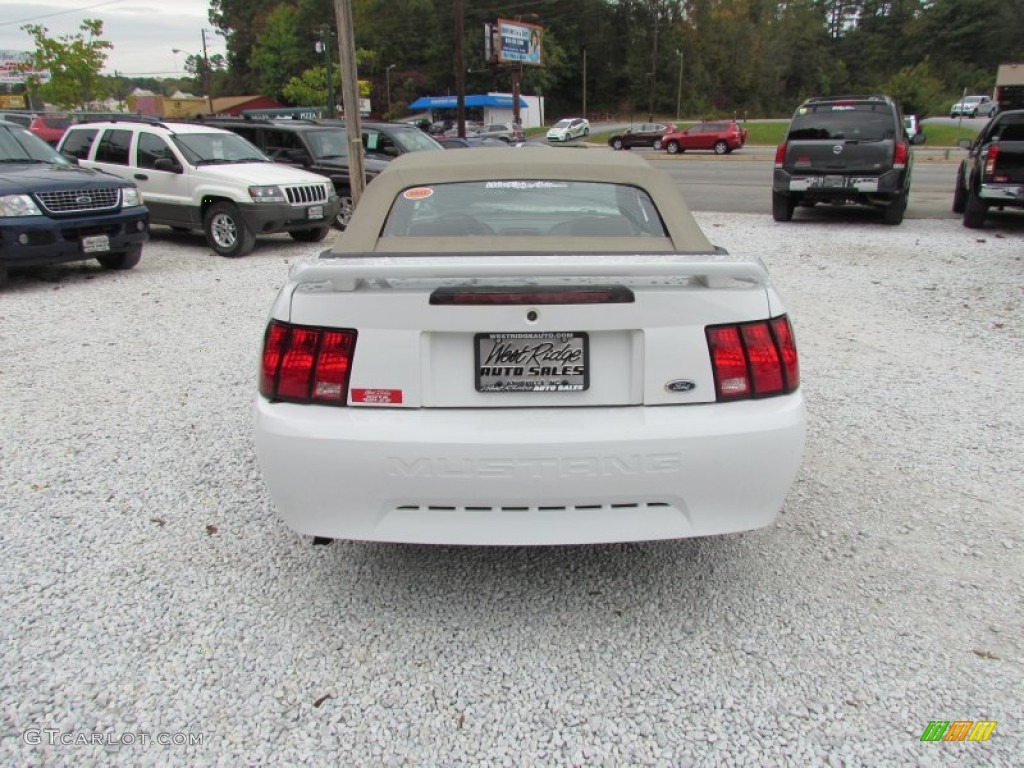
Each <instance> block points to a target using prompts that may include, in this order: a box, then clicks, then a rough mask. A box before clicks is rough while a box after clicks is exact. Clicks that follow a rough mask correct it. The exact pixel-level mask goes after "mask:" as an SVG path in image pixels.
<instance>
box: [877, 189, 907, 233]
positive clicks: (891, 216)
mask: <svg viewBox="0 0 1024 768" xmlns="http://www.w3.org/2000/svg"><path fill="white" fill-rule="evenodd" d="M906 212H907V195H906V193H905V192H904V193H900V194H898V195H896V196H894V197H893V199H892V202H890V203H889V204H888V205H887V206H885V208H883V209H882V221H884V222H885V223H886V224H888V225H890V226H893V227H895V226H896V225H897V224H902V223H903V214H905V213H906Z"/></svg>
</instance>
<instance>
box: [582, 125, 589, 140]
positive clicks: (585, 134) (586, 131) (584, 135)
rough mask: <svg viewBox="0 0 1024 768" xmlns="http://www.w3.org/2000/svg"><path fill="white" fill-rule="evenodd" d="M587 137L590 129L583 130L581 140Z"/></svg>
mask: <svg viewBox="0 0 1024 768" xmlns="http://www.w3.org/2000/svg"><path fill="white" fill-rule="evenodd" d="M589 135H590V129H589V128H584V129H583V138H584V139H585V138H587V136H589Z"/></svg>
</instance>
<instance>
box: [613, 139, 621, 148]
mask: <svg viewBox="0 0 1024 768" xmlns="http://www.w3.org/2000/svg"><path fill="white" fill-rule="evenodd" d="M612 149H622V139H612Z"/></svg>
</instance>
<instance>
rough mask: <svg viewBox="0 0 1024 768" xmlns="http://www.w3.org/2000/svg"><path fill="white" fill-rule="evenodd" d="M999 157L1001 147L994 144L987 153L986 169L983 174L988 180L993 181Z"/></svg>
mask: <svg viewBox="0 0 1024 768" xmlns="http://www.w3.org/2000/svg"><path fill="white" fill-rule="evenodd" d="M998 157H999V147H997V146H996V145H994V144H993V145H992V146H991V147H989V148H988V149H987V150H986V151H985V169H984V171H982V174H983V175H984V176H985V178H986V179H988V180H991V179H992V176H993V175H994V174H995V172H996V158H998Z"/></svg>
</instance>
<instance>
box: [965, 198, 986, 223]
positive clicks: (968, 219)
mask: <svg viewBox="0 0 1024 768" xmlns="http://www.w3.org/2000/svg"><path fill="white" fill-rule="evenodd" d="M987 212H988V204H987V203H986V202H985V201H984V200H982V199H981V198H980V197H978V195H977V193H976V192H975V191H974V190H973V189H972V190H971V191H970V192H968V193H967V202H966V204H965V205H964V226H965V227H967V228H968V229H981V228H982V227H983V226H985V214H986V213H987Z"/></svg>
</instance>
